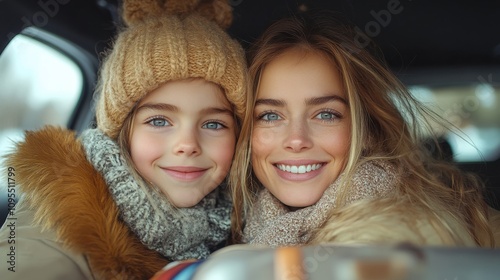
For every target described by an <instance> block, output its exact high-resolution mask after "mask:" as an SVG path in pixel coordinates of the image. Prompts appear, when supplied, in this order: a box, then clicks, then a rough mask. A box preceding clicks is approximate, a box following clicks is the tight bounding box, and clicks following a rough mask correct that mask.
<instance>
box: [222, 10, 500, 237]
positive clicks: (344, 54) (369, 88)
mask: <svg viewBox="0 0 500 280" xmlns="http://www.w3.org/2000/svg"><path fill="white" fill-rule="evenodd" d="M354 38H356V32H355V29H353V28H351V27H349V26H348V25H346V24H345V23H343V22H340V21H337V20H336V19H335V18H334V17H332V16H331V14H326V15H319V14H315V15H313V16H311V17H307V16H301V15H299V16H295V17H292V18H288V19H283V20H280V21H278V22H276V23H275V24H273V25H271V26H270V27H269V28H268V29H267V30H266V31H265V32H264V34H263V35H262V36H261V37H260V39H259V40H258V41H257V42H256V43H255V45H253V46H252V49H251V50H250V51H249V63H250V68H249V74H250V87H251V89H250V90H249V99H248V103H247V111H246V115H245V119H244V121H243V124H242V129H241V134H240V139H239V141H238V144H237V147H236V154H235V160H234V162H233V167H232V170H231V172H230V186H231V188H232V194H233V203H234V208H233V213H232V234H233V239H234V241H235V242H239V241H240V239H241V235H242V229H243V226H244V219H245V217H246V215H247V214H246V212H247V211H248V210H249V209H250V208H251V207H252V203H253V202H254V200H255V198H256V194H257V192H258V191H259V190H260V189H261V188H262V186H261V184H260V182H259V181H258V180H257V178H256V177H255V176H254V175H253V173H252V167H251V161H250V154H251V145H250V143H251V136H252V121H253V107H254V102H255V100H256V89H257V88H258V84H259V81H260V76H261V73H262V71H263V69H264V68H265V67H266V65H267V64H269V63H270V62H271V61H272V60H273V59H274V58H276V57H277V56H279V55H280V54H282V53H284V52H285V51H287V50H290V49H291V48H301V49H303V50H306V51H311V52H319V53H322V54H324V55H326V56H327V57H329V58H330V59H331V61H332V63H333V64H334V65H336V66H337V68H338V71H339V73H340V76H341V79H342V82H343V87H344V89H345V91H346V94H347V98H348V102H349V104H350V112H351V119H352V127H351V131H352V135H351V147H350V150H349V155H348V161H347V164H346V167H345V170H344V172H345V174H346V176H344V178H345V180H344V182H343V188H342V190H341V195H340V196H339V200H338V202H337V205H339V206H341V205H343V204H345V199H346V195H347V192H348V190H349V187H350V185H349V181H350V180H349V178H350V176H351V175H352V174H353V173H354V171H355V170H356V167H357V166H358V165H359V164H361V163H362V162H364V161H368V160H373V159H378V160H386V161H389V162H391V163H392V164H394V166H396V167H397V168H399V174H401V178H400V184H398V186H397V188H398V195H401V196H405V197H407V198H408V200H409V201H411V202H412V203H415V204H418V205H420V206H421V207H422V208H423V209H424V210H425V211H426V212H428V214H429V216H431V217H434V218H435V219H436V220H437V221H439V222H440V223H441V225H442V226H443V227H444V228H448V229H449V230H450V231H452V229H450V226H449V225H448V223H447V222H446V221H447V220H448V219H450V218H451V219H453V220H454V221H455V222H456V221H458V222H459V223H460V224H461V225H462V226H463V227H464V228H465V229H466V230H467V231H468V232H469V234H470V235H471V237H472V238H473V239H474V240H475V242H476V243H477V244H478V245H480V246H494V244H493V243H494V241H493V237H492V233H491V229H490V227H489V225H488V220H487V214H486V213H487V205H486V203H485V202H484V200H483V196H482V190H483V185H482V183H481V182H480V180H478V179H477V177H476V176H474V175H472V174H465V173H464V172H463V171H461V170H459V169H458V168H457V167H456V166H454V165H452V164H450V163H448V162H444V161H440V160H437V159H435V158H434V157H433V156H432V155H431V154H430V153H429V152H428V151H427V150H426V149H424V148H423V145H422V141H423V140H424V135H428V133H429V131H431V129H430V121H432V122H438V123H442V124H446V121H445V120H442V119H441V118H440V117H439V116H438V115H437V114H435V113H433V112H432V111H430V110H429V109H427V108H426V107H425V106H423V105H422V104H420V103H419V102H418V101H417V100H416V99H415V98H414V97H413V96H412V95H411V94H410V92H409V91H408V90H407V89H406V87H405V86H404V85H403V84H402V83H401V82H400V81H399V80H398V79H397V78H396V77H395V76H394V74H393V73H392V72H391V71H390V70H389V69H388V67H387V66H386V65H385V64H383V63H382V62H381V59H378V58H377V57H376V56H374V55H372V54H371V53H370V52H369V50H368V49H367V48H366V47H364V46H359V44H357V42H356V41H355V40H354ZM374 50H376V49H374Z"/></svg>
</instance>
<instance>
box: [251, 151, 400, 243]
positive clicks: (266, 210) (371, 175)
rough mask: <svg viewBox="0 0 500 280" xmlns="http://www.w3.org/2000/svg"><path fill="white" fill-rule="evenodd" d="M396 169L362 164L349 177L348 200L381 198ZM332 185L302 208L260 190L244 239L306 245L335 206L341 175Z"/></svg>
mask: <svg viewBox="0 0 500 280" xmlns="http://www.w3.org/2000/svg"><path fill="white" fill-rule="evenodd" d="M395 174H396V172H395V169H394V167H393V166H391V165H389V164H387V163H384V162H378V161H376V162H368V163H364V164H362V165H361V166H360V167H359V168H358V169H357V170H356V172H355V173H354V176H353V178H352V189H351V190H350V191H349V193H348V197H347V203H351V202H354V201H356V200H360V199H364V198H377V197H384V196H387V195H388V194H389V192H391V190H394V184H395V180H396V175H395ZM343 176H344V174H342V175H340V176H339V178H338V179H337V180H336V181H335V182H334V183H333V184H331V185H330V186H329V187H328V188H327V189H326V190H325V192H324V193H323V196H322V197H321V198H320V200H319V201H318V202H317V203H315V204H313V205H311V206H309V207H305V208H301V209H298V210H295V211H291V210H290V209H289V208H288V207H287V206H286V205H284V204H283V203H281V202H280V201H279V200H278V199H277V198H276V197H275V196H273V195H272V194H271V193H270V192H269V191H268V190H267V189H265V188H264V189H262V190H261V191H260V192H259V194H258V197H257V201H256V203H255V205H254V207H253V209H252V210H251V211H250V214H249V216H248V218H247V223H246V226H245V229H244V232H243V235H244V236H243V241H244V242H245V243H250V244H260V245H267V246H271V247H278V246H292V245H302V244H306V243H307V242H308V241H309V239H310V238H311V234H312V232H313V230H316V229H318V228H319V227H321V225H322V224H323V223H324V222H325V221H326V219H327V218H328V213H329V212H330V211H331V210H332V209H334V208H335V201H336V199H337V191H338V189H339V185H340V181H341V177H343Z"/></svg>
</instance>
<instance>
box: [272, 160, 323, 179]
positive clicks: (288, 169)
mask: <svg viewBox="0 0 500 280" xmlns="http://www.w3.org/2000/svg"><path fill="white" fill-rule="evenodd" d="M325 164H326V163H324V162H314V163H305V162H304V163H302V164H298V163H294V164H290V163H275V164H273V166H274V167H275V169H276V172H277V173H278V175H279V176H280V177H281V178H283V179H285V180H289V181H307V180H310V179H312V178H314V177H316V176H318V175H319V174H320V173H321V172H322V170H323V166H325Z"/></svg>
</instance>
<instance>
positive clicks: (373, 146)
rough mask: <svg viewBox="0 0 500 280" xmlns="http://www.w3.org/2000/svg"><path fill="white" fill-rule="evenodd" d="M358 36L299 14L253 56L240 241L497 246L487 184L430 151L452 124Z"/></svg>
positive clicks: (241, 161) (237, 211) (268, 34)
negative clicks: (437, 129)
mask: <svg viewBox="0 0 500 280" xmlns="http://www.w3.org/2000/svg"><path fill="white" fill-rule="evenodd" d="M355 35H356V34H355V32H354V31H353V29H352V28H351V27H349V26H347V25H346V24H344V23H342V22H340V21H336V20H334V18H333V17H332V16H331V15H328V14H327V15H318V14H315V15H312V16H310V17H308V16H307V15H301V16H297V17H295V18H290V19H284V20H281V21H279V22H277V23H275V24H273V25H272V26H271V27H269V28H268V29H267V30H266V31H265V32H264V34H263V35H262V37H261V38H260V39H259V40H258V41H257V42H256V44H255V45H254V46H253V49H252V50H251V51H250V58H249V63H250V69H249V72H250V79H251V86H252V89H251V91H250V92H251V94H250V97H249V103H248V106H247V112H246V116H245V119H244V122H243V127H242V134H241V138H240V142H239V143H238V146H237V149H236V155H235V162H234V164H233V170H232V173H231V180H230V181H231V186H232V187H233V203H234V210H233V221H232V223H233V236H234V238H235V242H244V243H251V244H264V245H269V246H274V247H276V246H284V245H301V244H315V243H322V242H342V243H393V242H403V241H410V242H413V243H416V244H419V245H456V246H484V247H494V246H495V237H494V234H496V239H497V244H498V242H500V240H498V237H499V236H498V232H499V228H500V224H499V218H498V214H497V211H494V210H493V209H491V208H489V207H488V206H487V205H486V204H485V202H484V201H483V197H482V184H481V182H480V181H479V180H478V178H476V177H475V176H473V175H472V174H465V173H464V172H463V171H461V170H459V169H458V168H457V167H456V166H453V165H452V164H450V163H447V162H444V161H439V160H437V159H435V158H434V157H432V156H431V155H430V153H429V152H428V151H427V150H426V149H424V148H423V146H424V145H422V143H423V140H424V138H425V137H424V136H425V135H426V133H427V132H428V131H430V130H429V128H430V126H429V122H430V121H431V120H432V121H438V122H440V123H445V121H443V120H441V119H440V118H439V116H438V115H436V114H434V113H432V112H430V111H429V110H427V109H426V108H425V107H423V106H422V105H421V104H419V103H418V102H417V101H416V100H415V99H414V98H413V97H412V95H411V94H410V93H409V92H408V90H407V89H406V88H405V87H404V86H403V85H402V84H401V82H400V81H399V80H397V78H395V76H394V75H393V74H392V73H391V72H390V71H389V70H388V69H387V68H386V66H385V65H384V64H382V63H380V62H379V61H378V60H377V59H376V58H375V57H374V56H372V55H371V54H370V53H369V52H368V50H367V49H365V48H362V47H360V46H358V45H357V44H356V41H355V40H354V38H355ZM492 225H495V226H494V227H492ZM492 230H493V231H494V232H492Z"/></svg>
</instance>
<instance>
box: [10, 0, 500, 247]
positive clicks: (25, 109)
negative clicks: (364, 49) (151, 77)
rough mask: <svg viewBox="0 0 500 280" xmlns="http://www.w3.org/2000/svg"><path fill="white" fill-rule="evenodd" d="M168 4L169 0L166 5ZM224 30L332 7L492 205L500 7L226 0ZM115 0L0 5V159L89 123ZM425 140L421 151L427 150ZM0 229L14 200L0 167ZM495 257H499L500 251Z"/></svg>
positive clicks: (496, 189)
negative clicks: (25, 142)
mask: <svg viewBox="0 0 500 280" xmlns="http://www.w3.org/2000/svg"><path fill="white" fill-rule="evenodd" d="M167 1H168V0H167ZM229 2H230V4H231V6H232V7H233V13H234V18H233V24H232V25H231V27H230V28H229V29H228V32H229V34H230V35H231V36H233V37H234V38H236V39H237V40H238V41H239V42H240V43H241V44H242V45H243V46H244V48H248V47H249V46H250V45H251V44H252V42H253V41H254V40H255V39H256V38H257V37H258V36H259V35H260V34H261V33H262V32H263V30H264V29H265V28H266V27H267V26H269V25H270V24H271V23H272V22H273V21H275V20H277V19H279V18H283V17H287V16H290V15H293V14H296V13H301V12H304V11H310V10H331V11H334V12H336V13H338V14H339V15H341V16H343V17H345V18H347V19H349V20H350V21H352V22H353V23H354V24H356V26H357V29H356V30H357V31H359V32H358V35H359V37H358V38H356V39H357V40H359V42H360V43H364V42H368V41H374V42H375V43H376V44H377V45H378V47H379V48H380V52H381V54H382V55H383V58H384V59H385V61H386V63H387V64H388V65H389V67H390V68H391V70H392V71H393V72H394V73H395V74H396V75H397V76H398V77H399V78H400V79H401V81H402V82H403V83H404V84H406V85H407V86H408V87H409V88H410V90H411V92H412V93H413V94H414V95H415V96H416V97H417V98H418V99H420V100H421V101H422V102H425V103H426V104H428V105H429V106H430V107H431V108H433V109H434V110H436V111H438V112H439V113H440V114H441V115H442V116H444V117H445V119H446V120H448V121H449V122H450V123H452V124H453V125H454V126H455V127H456V131H455V133H451V132H446V131H441V130H440V128H439V127H436V131H435V132H437V133H441V134H440V136H441V140H442V141H441V142H440V143H438V144H439V145H441V148H443V150H445V151H447V152H448V153H449V154H448V155H447V156H448V157H449V159H450V160H452V161H454V162H455V163H456V164H457V165H458V166H459V167H460V168H461V169H462V170H464V171H470V172H474V173H476V174H478V175H479V176H480V177H481V179H482V180H484V182H485V190H484V192H485V198H486V200H487V202H488V204H489V205H490V206H492V207H493V208H496V209H500V32H498V28H499V27H500V2H497V1H486V0H478V1H464V0H458V1H451V0H444V1H430V0H427V1H420V0H419V1H416V0H413V1H412V0H358V1H354V0H335V1H332V0H293V1H292V0H273V1H264V0H229ZM120 5H121V1H120V0H38V1H35V0H0V19H1V21H2V24H0V53H1V54H0V107H1V110H0V157H3V156H4V155H5V154H6V153H8V152H9V151H10V150H11V149H12V147H13V145H14V143H15V141H19V140H22V137H23V133H24V131H25V130H35V129H38V128H41V127H42V126H44V125H47V124H51V125H59V126H64V127H67V128H69V129H72V130H75V131H77V132H80V131H82V130H84V129H86V128H88V127H91V126H93V125H94V113H93V101H94V100H93V93H94V88H95V83H96V79H97V75H98V69H99V64H100V61H101V60H102V58H103V56H104V53H105V51H106V49H107V48H108V47H110V44H111V43H112V40H113V37H114V35H115V34H116V32H117V30H118V28H119V27H120V26H121V24H122V22H121V19H120ZM432 145H434V144H429V148H431V149H435V147H433V146H432ZM1 170H2V171H1V174H0V179H1V184H0V224H2V223H3V222H4V220H5V217H6V215H7V213H8V210H9V209H12V208H13V207H14V202H13V201H12V199H11V200H9V198H11V197H16V196H9V194H14V193H15V192H17V190H16V186H15V183H14V182H15V180H13V179H14V176H15V172H9V167H8V166H3V165H2V169H1ZM497 253H498V252H497Z"/></svg>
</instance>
